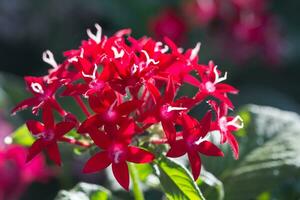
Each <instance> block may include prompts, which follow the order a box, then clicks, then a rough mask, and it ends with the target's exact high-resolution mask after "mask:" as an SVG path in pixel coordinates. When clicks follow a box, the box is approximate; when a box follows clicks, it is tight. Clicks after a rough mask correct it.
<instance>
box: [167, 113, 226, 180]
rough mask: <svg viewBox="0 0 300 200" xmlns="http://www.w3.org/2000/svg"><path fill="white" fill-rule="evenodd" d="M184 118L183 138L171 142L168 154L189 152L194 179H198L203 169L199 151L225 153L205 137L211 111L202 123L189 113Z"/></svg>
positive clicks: (207, 153) (211, 154) (210, 154)
mask: <svg viewBox="0 0 300 200" xmlns="http://www.w3.org/2000/svg"><path fill="white" fill-rule="evenodd" d="M182 118H183V119H182V121H183V131H182V136H183V138H182V139H179V140H176V141H175V142H173V143H171V149H170V150H169V151H168V153H167V156H169V157H180V156H183V155H184V154H185V153H187V155H188V158H189V161H190V163H191V168H192V173H193V177H194V180H197V178H198V177H199V174H200V170H201V159H200V157H199V155H198V153H201V154H204V155H207V156H223V155H224V154H223V152H222V151H221V150H220V149H219V148H218V147H217V146H215V145H214V144H213V143H211V142H209V141H207V140H206V138H205V137H206V136H207V134H208V131H209V130H210V122H211V112H208V113H207V114H206V115H205V116H204V117H203V119H202V120H201V122H200V123H199V122H198V121H197V120H196V119H194V118H192V117H190V116H189V115H187V114H183V116H182Z"/></svg>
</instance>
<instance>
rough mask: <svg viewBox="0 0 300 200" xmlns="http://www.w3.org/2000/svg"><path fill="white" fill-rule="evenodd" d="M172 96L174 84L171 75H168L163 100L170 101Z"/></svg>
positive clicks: (173, 95)
mask: <svg viewBox="0 0 300 200" xmlns="http://www.w3.org/2000/svg"><path fill="white" fill-rule="evenodd" d="M174 97H175V86H174V82H173V79H172V77H171V76H169V79H168V83H167V87H166V91H165V95H164V101H165V102H171V101H173V99H174Z"/></svg>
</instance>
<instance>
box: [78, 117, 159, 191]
mask: <svg viewBox="0 0 300 200" xmlns="http://www.w3.org/2000/svg"><path fill="white" fill-rule="evenodd" d="M134 127H135V125H134V123H133V122H129V123H123V124H122V126H121V127H120V128H119V129H115V130H111V131H110V132H102V131H99V130H98V129H94V130H93V131H91V132H90V136H91V138H92V139H93V141H94V142H95V144H96V145H97V146H98V147H100V148H101V149H102V151H101V152H99V153H96V154H95V155H94V156H93V157H92V158H90V159H89V160H88V161H87V163H86V165H85V167H84V169H83V172H85V173H91V172H96V171H99V170H102V169H104V168H106V167H108V166H109V165H112V171H113V174H114V176H115V178H116V179H117V181H118V182H119V183H120V185H122V187H124V188H125V189H126V190H128V189H129V172H128V166H127V163H126V162H133V163H149V162H151V161H152V160H153V159H154V155H153V154H152V153H150V152H148V151H146V150H144V149H141V148H139V147H136V146H132V145H130V138H131V135H133V134H134V133H135V128H134Z"/></svg>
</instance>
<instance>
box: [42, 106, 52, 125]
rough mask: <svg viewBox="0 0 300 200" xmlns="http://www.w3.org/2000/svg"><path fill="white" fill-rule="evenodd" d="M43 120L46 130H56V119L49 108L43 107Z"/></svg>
mask: <svg viewBox="0 0 300 200" xmlns="http://www.w3.org/2000/svg"><path fill="white" fill-rule="evenodd" d="M42 118H43V122H44V125H45V128H46V129H53V128H54V117H53V113H52V111H51V108H50V107H49V106H45V107H43V113H42Z"/></svg>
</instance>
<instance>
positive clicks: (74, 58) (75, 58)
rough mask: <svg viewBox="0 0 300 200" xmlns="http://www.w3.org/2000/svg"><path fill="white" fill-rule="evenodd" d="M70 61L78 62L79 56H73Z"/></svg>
mask: <svg viewBox="0 0 300 200" xmlns="http://www.w3.org/2000/svg"><path fill="white" fill-rule="evenodd" d="M68 62H78V58H77V57H73V58H70V59H68Z"/></svg>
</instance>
